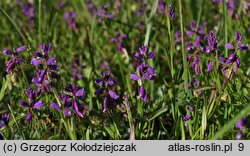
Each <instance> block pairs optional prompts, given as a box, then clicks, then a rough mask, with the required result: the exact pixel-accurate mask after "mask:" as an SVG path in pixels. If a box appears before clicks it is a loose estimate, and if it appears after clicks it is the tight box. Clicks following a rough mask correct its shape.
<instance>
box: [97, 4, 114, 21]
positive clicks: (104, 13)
mask: <svg viewBox="0 0 250 156" xmlns="http://www.w3.org/2000/svg"><path fill="white" fill-rule="evenodd" d="M110 7H111V4H110V3H107V5H106V6H104V5H101V7H100V9H99V10H97V11H96V15H97V17H98V21H99V22H102V21H103V19H105V18H107V19H113V18H115V17H116V14H114V13H108V9H110Z"/></svg>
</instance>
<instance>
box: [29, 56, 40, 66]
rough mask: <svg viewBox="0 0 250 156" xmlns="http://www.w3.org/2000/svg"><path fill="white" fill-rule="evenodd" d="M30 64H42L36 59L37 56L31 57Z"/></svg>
mask: <svg viewBox="0 0 250 156" xmlns="http://www.w3.org/2000/svg"><path fill="white" fill-rule="evenodd" d="M30 64H32V65H34V66H38V65H40V64H42V62H41V61H40V60H39V59H37V58H33V59H32V60H31V61H30Z"/></svg>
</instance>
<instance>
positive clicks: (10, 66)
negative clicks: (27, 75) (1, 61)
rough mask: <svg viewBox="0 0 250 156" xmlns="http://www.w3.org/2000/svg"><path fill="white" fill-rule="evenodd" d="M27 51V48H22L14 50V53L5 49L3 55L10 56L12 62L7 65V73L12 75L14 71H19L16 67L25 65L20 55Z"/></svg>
mask: <svg viewBox="0 0 250 156" xmlns="http://www.w3.org/2000/svg"><path fill="white" fill-rule="evenodd" d="M25 49H26V47H25V46H21V47H19V48H17V49H14V50H13V51H11V50H9V49H3V54H4V55H7V56H10V60H9V61H8V62H7V63H6V73H8V74H10V73H11V72H13V71H14V72H17V71H18V69H17V68H16V67H17V66H18V65H20V64H23V63H24V61H23V60H22V59H21V58H19V57H18V54H19V53H21V52H23V51H25Z"/></svg>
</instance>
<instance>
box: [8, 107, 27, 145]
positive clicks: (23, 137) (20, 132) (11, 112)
mask: <svg viewBox="0 0 250 156" xmlns="http://www.w3.org/2000/svg"><path fill="white" fill-rule="evenodd" d="M8 108H9V110H10V114H11V116H12V118H13V120H14V122H15V124H16V127H17V131H18V132H19V134H21V136H22V139H24V140H25V136H24V134H23V132H22V131H21V130H20V128H19V126H18V124H17V121H16V118H15V116H14V114H13V111H12V109H11V107H10V105H9V104H8Z"/></svg>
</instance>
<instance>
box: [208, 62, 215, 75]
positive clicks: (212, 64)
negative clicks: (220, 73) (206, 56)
mask: <svg viewBox="0 0 250 156" xmlns="http://www.w3.org/2000/svg"><path fill="white" fill-rule="evenodd" d="M213 66H214V61H210V62H209V63H208V65H207V71H208V72H209V71H211V70H212V69H213Z"/></svg>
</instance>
